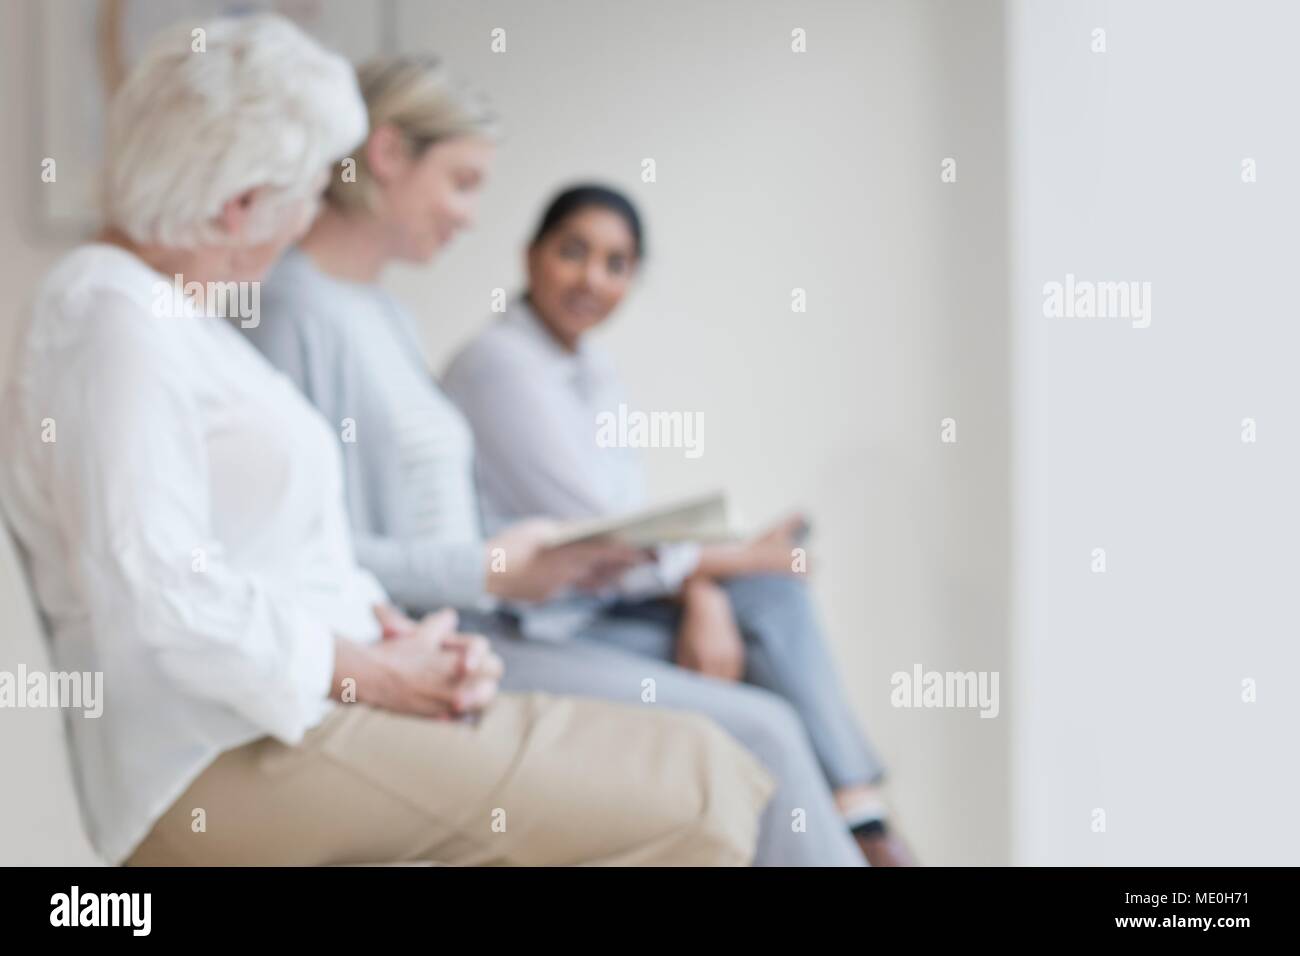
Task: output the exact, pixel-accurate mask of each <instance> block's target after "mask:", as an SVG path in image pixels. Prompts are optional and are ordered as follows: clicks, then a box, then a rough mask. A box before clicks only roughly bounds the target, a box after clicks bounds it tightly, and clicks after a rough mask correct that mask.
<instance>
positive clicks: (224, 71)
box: [105, 14, 366, 248]
mask: <svg viewBox="0 0 1300 956" xmlns="http://www.w3.org/2000/svg"><path fill="white" fill-rule="evenodd" d="M199 30H202V31H203V33H202V34H200V33H199V32H198V31H199ZM200 41H201V42H200ZM365 135H366V106H365V103H364V102H363V101H362V99H361V94H360V91H359V90H358V89H357V81H356V74H355V72H354V71H353V69H352V67H351V65H350V64H349V63H348V62H347V61H346V60H345V59H343V58H342V57H340V56H338V55H336V54H333V53H330V52H328V51H326V50H324V49H323V48H321V47H320V46H318V45H317V44H316V43H315V42H314V41H313V40H311V39H310V38H308V37H307V35H306V34H305V33H303V32H302V31H301V30H299V29H298V28H297V27H296V26H294V25H293V24H292V23H290V22H289V21H288V20H285V19H284V18H282V17H278V16H275V15H273V14H259V15H256V16H248V17H237V18H225V19H219V20H212V21H209V22H207V23H205V24H202V25H201V26H199V27H197V28H196V27H195V26H194V25H193V24H178V25H177V26H175V27H171V28H169V29H166V30H164V31H162V32H161V33H159V34H158V35H157V36H156V37H154V38H153V40H152V41H150V43H149V46H148V48H147V49H146V51H145V52H144V54H143V56H142V57H141V59H140V61H139V62H138V63H137V64H136V65H135V67H134V68H133V69H132V70H131V72H130V74H129V75H128V76H127V78H126V81H125V82H124V83H123V84H122V86H121V88H120V89H119V90H118V91H117V93H116V94H115V95H114V97H113V102H112V105H111V107H110V110H109V119H108V149H107V153H108V156H107V169H106V177H105V186H106V190H107V195H106V197H105V203H106V213H107V219H108V222H109V224H110V225H113V226H116V227H117V228H119V229H121V230H122V231H123V232H125V233H126V234H127V235H128V236H130V237H131V238H132V239H133V240H135V241H136V242H139V243H149V244H158V245H164V246H173V247H177V248H194V247H196V246H199V245H207V244H216V243H220V242H223V241H225V240H223V237H222V234H221V233H220V232H219V231H218V230H217V229H216V228H215V225H214V220H215V218H216V217H217V215H218V214H219V213H220V211H221V208H222V207H223V206H224V205H225V204H226V203H227V202H229V201H230V200H231V199H234V198H235V197H236V196H239V195H241V194H242V193H244V192H246V191H248V190H250V189H257V188H263V189H265V190H266V191H267V195H266V201H265V202H264V203H263V207H264V210H265V215H263V216H262V217H261V218H260V219H259V220H258V221H256V222H253V223H250V227H249V234H248V235H247V236H246V237H245V241H246V242H249V243H255V242H262V241H265V240H267V239H269V238H271V236H272V235H273V234H274V233H275V231H276V229H277V227H278V226H280V225H282V223H280V222H279V221H278V214H279V213H281V212H282V211H283V210H284V209H285V208H286V207H288V206H290V205H292V204H295V203H299V202H302V201H303V200H306V199H308V198H311V192H312V190H313V189H314V188H316V187H318V186H319V185H320V183H319V177H320V175H321V174H322V173H323V172H324V171H325V170H326V169H327V168H328V166H329V164H330V163H332V162H333V161H335V160H337V159H338V158H340V157H341V156H343V155H344V154H345V153H346V152H347V151H348V150H350V149H352V148H353V147H354V146H356V145H357V144H359V143H360V142H361V141H362V140H363V139H364V138H365Z"/></svg>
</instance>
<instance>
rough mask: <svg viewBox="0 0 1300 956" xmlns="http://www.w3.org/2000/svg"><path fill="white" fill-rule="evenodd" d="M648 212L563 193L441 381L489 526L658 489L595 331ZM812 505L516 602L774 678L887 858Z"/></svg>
mask: <svg viewBox="0 0 1300 956" xmlns="http://www.w3.org/2000/svg"><path fill="white" fill-rule="evenodd" d="M645 253H646V250H645V234H644V228H643V226H642V222H641V217H640V215H639V214H638V213H637V210H636V208H635V206H634V205H633V204H632V202H631V201H630V200H629V199H628V198H627V197H626V196H624V195H623V194H622V193H619V192H617V191H616V190H613V189H609V188H607V187H604V186H600V185H594V184H584V185H579V186H575V187H573V188H570V189H566V190H564V191H563V192H561V193H560V194H559V195H557V196H556V197H555V198H554V199H553V200H552V201H551V203H550V204H549V205H548V206H547V208H546V210H545V212H544V213H543V215H542V217H541V221H540V223H539V225H538V226H537V229H536V231H535V233H534V235H533V237H532V240H531V242H530V243H529V246H528V250H527V270H528V287H527V291H526V292H525V293H524V294H523V295H522V296H520V297H519V298H518V299H517V300H515V301H514V302H513V303H512V304H511V306H510V308H509V310H508V311H507V313H506V314H505V315H504V316H503V317H501V318H500V319H499V320H498V321H495V322H493V323H491V324H490V325H489V326H488V327H487V328H486V329H485V330H484V331H483V332H482V333H481V334H480V335H479V336H478V337H477V338H475V339H474V340H473V341H472V342H471V343H470V344H469V345H468V346H466V347H465V348H464V349H463V350H462V351H461V352H460V353H459V355H457V356H456V358H455V359H454V360H453V362H452V363H451V365H450V366H449V368H448V370H447V372H446V375H445V376H444V379H443V387H444V388H445V389H446V391H447V394H448V395H449V396H450V397H451V399H452V400H453V401H454V402H455V403H456V404H457V405H458V406H459V408H460V409H461V411H462V412H463V413H464V415H465V417H466V418H467V420H468V421H469V423H470V426H471V428H472V429H473V431H474V436H475V442H476V447H477V460H476V467H477V476H478V481H479V489H480V496H481V500H482V503H483V509H484V514H485V523H486V524H487V527H488V528H489V530H491V529H492V528H493V527H496V526H498V525H501V524H505V523H508V522H511V521H517V520H519V519H521V518H525V517H528V516H531V515H546V516H548V517H550V518H557V519H566V520H577V519H586V518H593V517H598V516H605V515H613V514H618V513H620V512H625V511H629V510H632V509H635V508H638V507H642V506H644V505H645V503H646V502H645V497H644V492H643V483H642V474H641V468H640V463H639V461H638V459H637V457H636V452H635V450H634V449H631V448H628V447H617V443H615V446H614V447H611V444H610V443H609V442H601V441H598V440H597V436H596V423H597V422H598V421H599V420H600V418H601V416H602V415H603V416H609V415H611V414H615V411H616V410H617V409H619V408H620V407H621V406H626V405H627V400H626V396H625V393H624V391H623V388H622V386H621V384H620V382H619V378H618V376H617V374H616V372H615V370H614V368H613V367H612V365H611V363H610V362H609V360H608V359H607V358H606V357H605V356H604V354H603V353H602V352H601V351H600V350H599V349H598V348H597V347H596V346H595V345H594V344H593V343H592V342H591V341H590V339H589V338H588V335H587V333H588V332H590V331H591V330H592V329H594V328H596V327H597V326H599V325H600V324H601V323H603V322H605V321H606V320H607V319H608V318H609V317H610V315H611V314H613V312H614V311H615V310H616V309H617V308H618V306H619V304H620V303H621V302H622V301H623V299H624V297H625V296H626V294H627V293H628V291H629V290H630V289H631V288H632V285H633V283H634V281H635V278H636V275H637V269H638V266H639V264H640V263H641V262H642V260H643V259H644V258H645ZM803 524H804V523H803V521H802V520H801V519H800V518H799V517H798V516H797V515H796V516H791V517H789V518H787V519H786V520H784V521H782V522H781V523H780V524H778V525H777V526H776V527H774V528H772V529H770V530H769V531H767V532H766V533H764V534H761V535H759V536H757V537H755V538H753V539H751V540H748V541H744V542H739V543H735V544H723V545H720V544H705V545H697V544H690V543H688V544H672V545H667V546H662V547H660V548H659V549H657V554H656V555H655V561H654V562H653V564H651V565H649V566H645V567H638V568H634V569H632V570H630V571H628V572H626V573H625V574H624V575H623V577H622V579H621V580H620V581H619V582H618V585H617V586H615V587H607V588H605V589H603V590H602V591H601V592H600V593H599V594H597V595H594V596H592V595H581V596H580V595H569V596H567V597H566V599H564V600H560V601H555V602H552V603H550V604H549V605H546V606H544V607H540V608H536V607H527V608H518V609H517V610H518V612H519V613H520V615H521V617H522V622H523V623H522V627H523V630H524V632H525V633H527V634H528V635H529V636H533V637H539V638H547V639H551V640H557V639H561V638H563V637H572V638H574V640H573V641H572V642H571V643H574V644H580V645H584V644H585V645H599V646H601V647H604V648H607V649H617V650H621V651H623V652H631V653H633V654H636V655H641V656H646V657H649V658H653V659H655V660H657V661H660V662H665V663H667V662H675V663H676V664H677V665H679V666H681V667H682V668H686V669H690V670H692V671H697V672H700V673H702V674H704V675H706V676H708V677H711V678H716V679H719V680H724V681H743V682H744V683H743V684H742V685H741V686H743V685H744V684H749V685H752V686H755V687H759V688H762V689H763V690H765V691H767V692H769V693H772V694H775V695H776V696H778V697H780V698H781V699H782V700H784V701H786V702H788V703H789V704H790V705H791V706H792V707H793V708H794V710H795V712H796V713H797V714H798V716H799V719H800V723H801V726H802V729H803V730H804V731H806V733H807V734H808V736H809V738H810V740H811V742H812V746H813V749H814V750H815V752H816V754H817V758H818V762H819V764H820V767H821V770H822V773H823V774H824V776H825V779H826V781H827V783H828V784H829V785H830V787H831V788H832V789H833V791H834V794H835V798H836V803H837V805H838V806H839V808H840V811H841V813H842V814H843V816H844V819H845V821H846V824H847V826H848V828H849V829H851V830H852V832H853V833H854V834H855V836H856V837H857V838H858V841H859V843H860V845H861V846H862V847H863V850H864V852H865V853H866V854H867V856H868V858H869V859H871V860H872V862H873V863H877V864H890V865H898V864H904V863H907V862H909V856H908V854H907V852H906V850H905V848H904V847H903V846H902V844H901V843H900V841H898V840H897V839H896V838H895V837H894V835H893V834H892V833H891V832H890V830H889V828H888V827H887V825H886V820H885V808H884V805H883V801H882V799H881V795H880V792H879V784H880V783H881V781H882V779H883V774H884V771H883V767H882V766H881V763H880V761H879V759H878V758H877V757H876V755H875V753H874V752H873V751H872V749H871V747H870V745H869V744H868V743H867V741H866V739H865V738H864V736H863V734H862V732H861V730H860V729H859V727H858V725H857V722H856V720H855V719H854V716H853V713H852V711H851V709H850V707H849V705H848V702H847V699H846V698H845V695H844V692H843V689H842V687H841V685H840V681H839V679H838V676H837V675H836V673H835V667H834V663H833V661H832V659H831V656H830V653H829V649H828V648H827V645H826V641H825V639H824V636H823V634H822V630H821V627H820V625H819V623H818V619H817V615H816V612H815V609H814V607H813V604H812V601H811V600H810V596H809V593H808V591H807V589H806V587H805V586H804V584H803V582H802V581H801V580H800V579H799V575H797V574H795V573H793V572H794V569H795V562H794V561H793V560H792V553H793V551H794V549H795V548H796V547H797V546H798V544H799V539H800V535H801V530H802V527H803Z"/></svg>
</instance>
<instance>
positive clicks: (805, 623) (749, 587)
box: [724, 574, 816, 639]
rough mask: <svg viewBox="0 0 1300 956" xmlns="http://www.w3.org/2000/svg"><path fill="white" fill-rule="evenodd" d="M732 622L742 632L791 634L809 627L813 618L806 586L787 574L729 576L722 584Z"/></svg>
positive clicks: (756, 634)
mask: <svg viewBox="0 0 1300 956" xmlns="http://www.w3.org/2000/svg"><path fill="white" fill-rule="evenodd" d="M724 589H725V590H726V592H727V597H728V598H730V600H731V608H732V611H733V612H734V613H735V615H736V621H737V622H738V623H739V624H740V627H741V629H742V630H743V631H745V633H746V634H748V635H750V636H752V637H756V638H760V639H761V638H763V637H765V636H768V635H771V636H778V635H780V636H783V637H795V636H798V635H799V634H803V633H807V632H809V631H810V630H811V628H810V627H809V625H810V624H811V622H812V621H814V620H815V617H816V614H815V609H814V608H813V602H812V597H811V595H810V594H809V592H808V586H807V585H806V584H804V582H803V581H802V580H800V579H799V578H795V577H791V576H790V575H787V574H760V575H750V576H747V577H742V578H733V579H731V580H730V581H727V582H726V583H725V584H724Z"/></svg>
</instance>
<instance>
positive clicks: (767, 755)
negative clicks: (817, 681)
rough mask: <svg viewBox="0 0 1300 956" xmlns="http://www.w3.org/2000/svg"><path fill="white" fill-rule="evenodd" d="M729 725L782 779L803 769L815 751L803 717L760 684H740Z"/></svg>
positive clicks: (781, 698)
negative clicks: (812, 749)
mask: <svg viewBox="0 0 1300 956" xmlns="http://www.w3.org/2000/svg"><path fill="white" fill-rule="evenodd" d="M736 690H737V691H739V694H738V695H737V696H738V698H739V699H738V701H737V706H736V708H735V711H734V713H733V716H732V717H731V718H730V719H729V720H728V721H727V724H728V726H729V728H730V729H731V730H732V731H733V733H735V735H736V737H737V738H738V739H739V740H740V742H741V743H742V744H744V745H745V746H746V747H748V748H749V749H750V750H751V751H753V753H754V754H755V755H757V756H758V757H759V759H760V760H762V762H763V763H764V765H766V766H767V768H768V769H769V770H770V771H771V772H772V773H773V774H775V775H776V776H777V777H778V778H779V779H783V778H785V777H786V776H787V775H788V774H789V773H790V772H793V771H795V770H796V769H802V768H803V767H805V766H806V764H807V757H808V755H809V754H810V753H811V750H810V748H811V744H810V742H809V740H808V733H807V731H806V730H805V729H804V725H803V719H802V718H801V717H800V716H799V713H798V712H797V711H796V710H795V709H794V707H792V706H791V705H790V703H789V702H788V701H787V700H786V699H785V698H783V697H780V696H778V695H777V694H774V693H772V692H771V691H767V690H762V689H761V688H758V687H750V686H742V687H737V688H736Z"/></svg>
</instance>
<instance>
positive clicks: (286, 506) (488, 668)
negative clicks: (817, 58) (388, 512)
mask: <svg viewBox="0 0 1300 956" xmlns="http://www.w3.org/2000/svg"><path fill="white" fill-rule="evenodd" d="M191 26H192V25H186V26H185V27H183V28H179V27H178V28H177V29H175V30H173V31H168V32H165V33H164V34H162V35H160V36H159V37H158V38H157V39H156V40H155V41H154V43H152V44H151V46H150V47H149V49H148V50H147V52H146V53H145V54H144V56H143V58H142V60H141V62H140V63H139V64H138V65H137V67H136V68H135V70H134V71H133V73H132V74H131V75H130V76H129V78H128V79H127V81H126V82H125V84H124V85H123V87H122V89H121V90H120V91H119V92H118V93H117V94H116V97H115V99H114V103H113V105H112V109H111V114H110V120H109V121H110V134H109V138H108V168H107V187H108V200H107V217H108V223H109V225H108V228H107V231H106V232H105V233H104V235H103V236H102V237H101V238H100V240H99V241H97V242H93V243H90V244H87V245H83V246H81V247H79V248H77V249H75V250H73V251H72V252H71V253H69V254H68V255H67V256H65V257H64V258H63V259H62V261H60V262H59V263H57V264H56V265H55V266H54V267H53V268H52V269H51V270H50V272H49V274H48V275H47V276H46V277H45V279H44V281H43V283H42V284H41V286H40V288H39V291H38V293H37V297H36V302H35V307H34V309H33V312H32V315H31V321H30V325H29V327H28V329H27V331H26V333H25V335H24V337H23V338H22V340H21V342H20V344H19V346H18V348H17V350H16V353H15V357H16V363H17V364H16V367H15V369H14V370H13V376H12V380H11V384H10V386H9V392H8V394H7V396H6V400H5V402H4V404H3V409H4V412H3V420H2V421H0V462H2V464H0V503H2V504H3V507H4V510H5V513H6V515H7V516H8V518H9V520H10V522H11V523H12V525H13V527H14V530H15V531H16V533H17V536H18V538H19V539H20V541H21V543H22V545H23V546H24V551H25V553H26V555H27V558H28V562H29V566H30V571H31V577H32V580H33V582H34V585H35V589H36V592H37V596H38V599H39V601H40V604H41V607H42V608H43V610H44V612H45V615H46V618H47V620H48V622H49V625H50V629H51V646H52V654H53V657H54V659H55V662H56V666H57V667H58V668H59V669H61V670H65V671H90V672H102V674H103V676H104V698H105V700H104V707H103V713H102V716H101V717H99V718H98V719H93V718H89V717H83V716H81V714H80V712H75V711H74V712H70V716H69V730H70V735H71V740H72V752H73V756H74V762H75V767H76V771H77V772H76V776H77V781H78V785H79V788H80V794H81V798H82V804H83V808H84V810H85V813H86V815H87V817H88V823H89V829H90V832H91V836H92V838H93V840H94V843H95V844H96V846H97V848H98V849H99V850H100V852H101V853H102V854H103V856H104V857H105V858H106V859H108V860H109V861H110V862H113V863H120V862H129V863H131V864H146V865H148V864H176V863H181V864H328V863H348V862H386V861H418V860H433V861H440V862H447V863H524V864H566V863H706V864H716V863H743V862H747V861H748V860H749V858H750V856H751V854H752V851H753V847H754V845H755V841H756V838H757V832H756V831H757V820H758V816H759V813H760V810H761V809H762V806H763V804H764V803H765V801H766V799H767V798H768V795H769V793H770V791H771V787H772V783H771V780H770V779H769V777H768V776H767V774H766V773H765V772H764V771H763V769H762V768H761V767H760V766H759V765H758V764H757V762H756V761H755V760H754V759H753V758H752V757H751V756H750V755H749V754H748V753H747V752H745V751H744V750H742V749H741V748H740V747H739V746H738V745H737V744H735V743H734V742H733V741H732V740H731V739H730V738H728V737H727V736H726V735H725V734H723V733H722V731H720V730H718V729H717V728H716V727H714V726H713V725H712V724H710V723H708V722H706V721H705V720H704V719H702V718H698V717H693V716H689V715H678V714H673V713H671V712H668V711H661V710H656V709H654V708H644V707H643V708H639V709H636V710H634V709H633V708H632V707H625V706H619V705H615V704H609V703H600V702H594V701H576V700H570V699H566V698H561V697H548V696H541V695H523V696H511V695H502V696H501V697H496V693H495V692H496V686H497V681H498V678H499V677H500V674H501V664H500V660H499V659H498V658H497V657H496V656H495V655H494V654H493V653H492V652H491V651H490V649H489V647H488V645H487V644H486V642H485V641H484V639H483V638H481V637H477V636H474V635H463V634H458V633H456V623H457V622H456V617H455V614H454V612H450V611H443V612H438V613H433V614H431V615H429V616H427V617H425V618H424V619H422V620H420V621H412V620H410V619H408V618H405V617H404V616H402V615H400V614H398V613H397V612H395V611H392V610H391V609H388V608H387V607H386V606H385V603H386V598H385V595H384V593H383V591H382V589H381V588H380V587H379V585H378V584H377V583H376V581H375V580H374V579H373V578H372V577H371V576H370V574H369V573H367V572H365V571H363V570H361V569H360V568H359V567H358V566H357V564H356V562H355V560H354V557H353V550H352V542H351V538H350V535H349V530H348V520H347V516H346V513H345V508H344V502H343V489H342V473H341V466H340V458H339V451H338V447H337V441H338V439H337V437H336V436H335V435H334V434H333V433H332V431H331V429H330V427H329V425H327V423H326V422H325V421H324V420H323V419H322V418H321V417H320V416H319V415H318V414H317V413H316V412H315V411H313V410H312V409H311V407H310V406H309V405H308V404H307V403H306V402H305V401H304V400H303V399H302V398H301V397H300V395H299V394H298V393H297V392H296V391H295V389H294V388H293V386H292V385H291V384H290V383H289V381H288V380H287V379H286V378H285V377H284V376H282V375H280V374H278V373H276V372H275V371H274V370H273V369H272V367H271V366H270V365H269V364H267V363H266V362H265V361H264V360H263V359H262V358H261V356H259V355H258V354H257V352H256V351H255V350H254V349H253V348H252V347H251V346H250V345H248V344H247V343H246V342H244V341H242V340H241V337H240V333H239V331H238V330H237V329H235V328H234V327H232V325H231V324H230V323H229V322H228V321H227V320H226V318H224V317H223V316H221V315H219V314H216V310H215V309H214V308H213V300H212V297H211V296H208V295H205V294H204V290H205V289H213V288H221V289H223V290H228V289H229V286H228V284H229V283H232V282H234V283H256V282H258V281H259V280H260V279H261V277H262V274H263V273H264V272H265V271H266V270H267V269H268V268H269V267H270V265H271V264H272V263H273V262H274V261H275V260H276V258H277V257H278V256H279V254H280V253H281V251H282V250H283V249H284V248H285V247H286V246H287V245H288V244H290V243H292V242H293V241H295V240H296V239H297V238H298V237H299V236H300V234H301V233H302V231H303V230H304V229H305V227H306V226H307V224H308V223H309V222H310V220H311V218H312V215H313V213H314V211H315V209H316V205H317V199H318V195H319V192H320V190H321V189H322V188H323V186H324V184H325V178H326V176H327V173H326V172H325V171H326V170H327V169H328V167H329V164H330V163H331V162H333V161H336V160H337V159H338V158H339V157H341V156H343V155H344V154H345V153H346V152H347V151H348V150H350V149H352V148H353V147H354V146H356V145H357V144H359V143H360V142H361V140H362V139H363V137H364V136H365V134H366V113H365V107H364V104H363V103H362V101H361V98H360V96H359V93H358V90H357V87H356V81H355V78H354V74H353V71H352V70H351V68H350V67H349V66H348V64H347V63H346V62H344V61H343V60H341V59H339V58H338V57H336V56H334V55H331V54H329V53H326V52H325V51H323V50H321V49H320V48H319V47H317V46H316V45H315V44H314V43H313V42H312V41H311V40H309V39H308V38H307V37H306V36H304V35H303V34H302V33H301V32H300V31H299V30H298V29H297V28H296V27H294V26H292V25H291V24H290V23H288V22H287V21H285V20H282V19H279V18H276V17H271V16H258V17H249V18H244V19H233V20H219V21H215V22H212V23H209V24H207V25H206V26H205V30H206V49H205V50H204V51H203V52H195V51H192V50H191V47H190V32H191V30H190V28H191ZM177 287H179V288H180V289H181V293H180V294H179V295H177V294H176V293H175V291H174V290H175V289H176V288H177ZM169 289H170V290H173V291H170V292H169ZM244 301H246V302H250V301H251V302H255V301H256V299H255V298H254V297H251V296H250V297H248V298H247V299H245V300H244ZM245 320H246V321H247V322H248V323H250V324H251V323H253V322H255V321H256V316H255V315H249V316H245ZM74 715H75V716H74Z"/></svg>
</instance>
